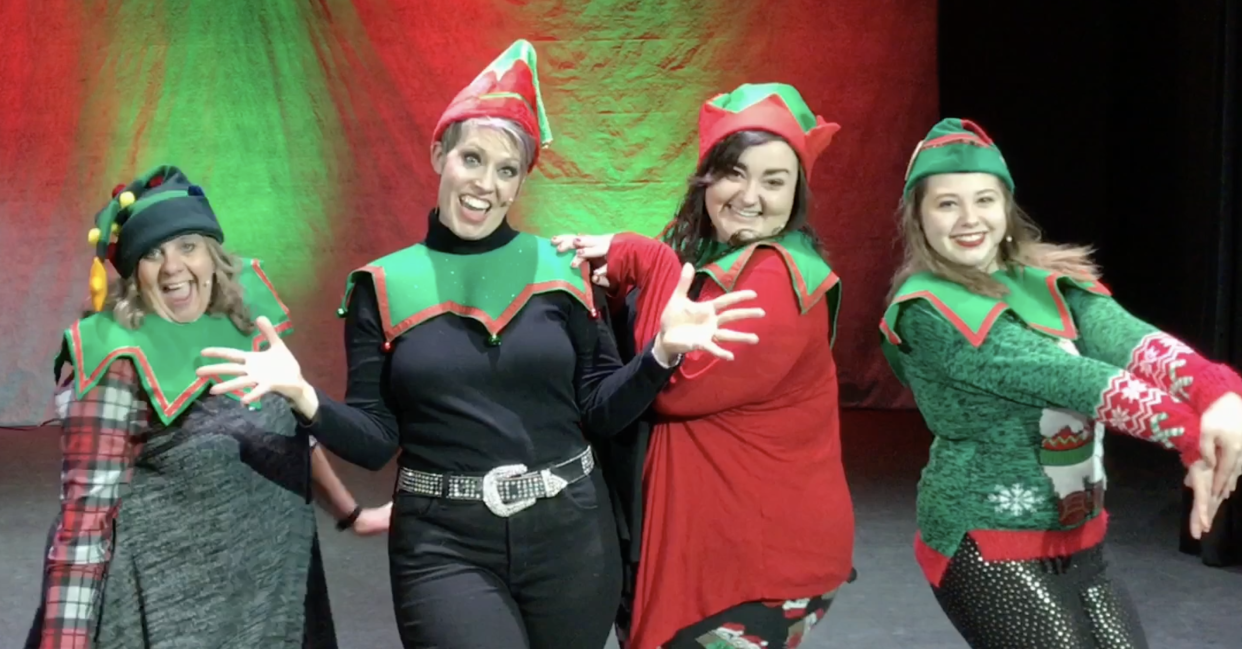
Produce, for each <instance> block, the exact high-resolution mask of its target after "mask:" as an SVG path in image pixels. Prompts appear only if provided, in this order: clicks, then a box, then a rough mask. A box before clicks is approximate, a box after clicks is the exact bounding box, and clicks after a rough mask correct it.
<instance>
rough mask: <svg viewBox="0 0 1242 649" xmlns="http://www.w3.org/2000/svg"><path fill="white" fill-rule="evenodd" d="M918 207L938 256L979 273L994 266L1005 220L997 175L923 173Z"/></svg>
mask: <svg viewBox="0 0 1242 649" xmlns="http://www.w3.org/2000/svg"><path fill="white" fill-rule="evenodd" d="M919 213H920V216H921V218H922V222H923V234H924V236H925V237H926V238H927V243H928V245H930V246H931V247H932V249H933V250H935V251H936V252H937V253H939V254H940V256H942V257H944V258H945V259H947V260H949V261H950V262H953V263H955V264H958V265H961V266H966V267H968V268H974V269H976V270H980V271H983V272H985V273H992V272H994V271H995V270H997V268H999V260H998V252H999V251H1000V245H1001V242H1002V241H1004V239H1005V230H1006V223H1007V216H1006V207H1005V193H1004V190H1003V188H1002V186H1001V181H1000V179H999V178H997V177H996V176H993V175H992V174H987V173H960V174H956V173H955V174H937V175H934V176H928V177H927V179H926V192H925V193H924V194H923V200H922V202H921V203H920V204H919Z"/></svg>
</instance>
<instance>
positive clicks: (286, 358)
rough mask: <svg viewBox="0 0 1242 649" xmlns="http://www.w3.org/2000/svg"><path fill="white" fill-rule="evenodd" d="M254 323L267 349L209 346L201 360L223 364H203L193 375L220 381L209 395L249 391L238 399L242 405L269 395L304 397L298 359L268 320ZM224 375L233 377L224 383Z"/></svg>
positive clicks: (263, 318) (294, 398)
mask: <svg viewBox="0 0 1242 649" xmlns="http://www.w3.org/2000/svg"><path fill="white" fill-rule="evenodd" d="M254 324H255V326H256V327H258V329H259V333H260V334H261V335H262V337H263V339H264V340H266V341H267V344H268V348H267V349H265V350H263V351H261V352H254V351H242V350H240V349H230V348H228V347H208V348H206V349H204V350H203V351H202V352H201V354H202V355H203V356H204V357H206V358H218V359H221V360H223V361H226V362H224V363H213V364H211V365H204V366H202V367H200V368H198V369H197V370H195V373H196V374H198V375H199V376H201V377H204V378H210V379H214V380H216V381H219V382H218V383H216V385H214V386H212V388H211V393H212V394H227V393H229V392H233V391H235V390H243V389H245V388H250V392H249V393H248V394H246V396H244V397H242V400H241V401H242V403H245V404H250V403H253V402H255V401H257V400H259V399H260V398H262V397H263V395H265V394H267V393H269V392H275V393H277V394H281V395H284V396H286V397H288V398H289V399H293V400H298V399H301V398H303V397H304V396H305V395H306V392H307V390H309V388H310V386H309V385H308V384H307V383H306V380H305V379H303V378H302V368H301V366H299V365H298V361H297V359H296V358H294V357H293V353H292V352H290V351H289V348H288V347H287V346H285V342H284V341H283V340H281V339H280V334H278V333H277V332H276V328H275V327H273V326H272V322H271V321H270V320H268V319H267V318H266V317H264V316H259V318H258V319H257V320H255V322H254ZM227 376H232V377H234V378H231V379H228V380H225V377H227ZM304 414H306V413H304Z"/></svg>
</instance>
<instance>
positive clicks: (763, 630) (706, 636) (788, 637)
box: [661, 590, 837, 649]
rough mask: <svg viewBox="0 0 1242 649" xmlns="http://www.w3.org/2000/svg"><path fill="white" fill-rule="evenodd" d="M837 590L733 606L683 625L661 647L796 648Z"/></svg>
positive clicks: (826, 608) (820, 618) (705, 648)
mask: <svg viewBox="0 0 1242 649" xmlns="http://www.w3.org/2000/svg"><path fill="white" fill-rule="evenodd" d="M836 594H837V591H835V590H834V591H833V592H831V593H828V594H825V595H820V596H818V597H812V598H810V599H794V600H790V601H787V602H747V603H745V604H741V605H739V606H734V607H733V608H731V609H728V610H726V611H724V612H722V613H718V614H716V615H713V616H711V617H709V618H707V619H705V620H703V621H701V622H698V623H696V624H692V625H690V626H688V627H686V628H684V629H682V630H681V631H679V632H678V633H677V635H675V636H673V639H672V640H671V641H669V642H666V643H665V644H664V645H663V647H662V648H661V649H795V647H797V646H798V645H800V644H802V641H803V639H805V638H806V634H807V632H809V631H810V630H811V627H813V626H815V624H816V623H817V622H819V621H820V620H822V619H824V615H825V614H826V613H828V607H829V606H831V605H832V599H833V598H834V597H835V596H836Z"/></svg>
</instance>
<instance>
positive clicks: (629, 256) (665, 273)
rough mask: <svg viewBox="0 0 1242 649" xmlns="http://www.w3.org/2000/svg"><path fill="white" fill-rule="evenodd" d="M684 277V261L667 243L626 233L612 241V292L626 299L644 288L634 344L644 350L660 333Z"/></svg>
mask: <svg viewBox="0 0 1242 649" xmlns="http://www.w3.org/2000/svg"><path fill="white" fill-rule="evenodd" d="M680 278H681V261H680V260H679V259H678V258H677V253H675V252H673V249H672V248H670V247H668V245H666V244H665V243H663V242H661V241H657V240H655V239H652V238H649V237H644V236H642V235H641V234H634V233H632V232H623V233H620V234H617V235H615V236H614V237H613V238H612V244H611V245H610V246H609V248H608V283H609V285H610V286H611V288H610V291H616V292H617V293H618V294H619V295H621V296H622V299H624V296H625V295H626V294H628V293H629V292H630V291H631V290H633V289H635V288H641V289H642V293H640V294H639V296H638V304H637V309H636V310H637V312H638V314H637V318H636V319H635V323H634V339H635V340H634V344H635V346H636V347H637V348H639V349H641V348H643V347H644V346H645V345H646V344H647V343H648V342H649V341H651V340H653V339H654V338H655V337H656V334H658V333H660V316H661V315H662V314H663V313H664V306H665V305H666V304H668V300H669V298H670V297H672V296H673V290H674V289H676V288H677V281H678V280H679V279H680Z"/></svg>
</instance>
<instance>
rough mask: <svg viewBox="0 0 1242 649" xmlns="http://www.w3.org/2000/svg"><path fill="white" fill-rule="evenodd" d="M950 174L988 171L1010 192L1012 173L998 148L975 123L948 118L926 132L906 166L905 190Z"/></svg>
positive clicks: (908, 190)
mask: <svg viewBox="0 0 1242 649" xmlns="http://www.w3.org/2000/svg"><path fill="white" fill-rule="evenodd" d="M952 173H989V174H992V175H994V176H996V177H997V178H1000V179H1001V182H1003V183H1005V185H1007V186H1008V187H1009V191H1011V192H1012V191H1013V176H1010V175H1009V165H1007V164H1005V156H1003V155H1001V151H1000V148H999V147H997V146H996V143H995V142H993V141H992V138H990V137H988V134H987V133H985V132H984V131H983V129H982V128H980V127H979V125H978V124H975V123H974V122H972V121H970V120H968V119H959V118H957V117H950V118H948V119H943V120H940V122H939V123H938V124H936V125H935V126H933V127H932V129H931V130H930V131H928V132H927V137H924V138H923V140H922V141H921V142H919V143H918V145H917V146H915V147H914V153H912V154H911V155H910V163H909V164H908V165H907V166H906V187H905V190H904V191H905V193H907V194H908V193H910V190H911V189H914V186H915V185H916V184H918V182H919V181H920V180H922V179H924V178H926V177H928V176H934V175H936V174H952Z"/></svg>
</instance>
